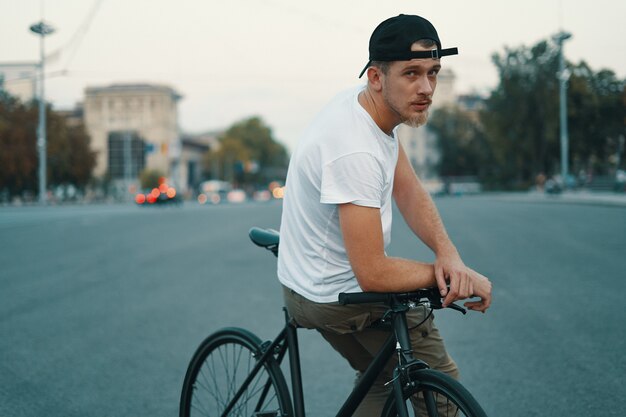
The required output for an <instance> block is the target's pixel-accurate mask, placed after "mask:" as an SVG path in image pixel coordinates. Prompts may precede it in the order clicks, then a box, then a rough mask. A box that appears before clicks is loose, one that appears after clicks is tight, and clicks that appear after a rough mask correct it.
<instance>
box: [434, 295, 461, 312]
mask: <svg viewBox="0 0 626 417" xmlns="http://www.w3.org/2000/svg"><path fill="white" fill-rule="evenodd" d="M429 301H430V306H431V307H432V308H434V309H435V310H440V309H442V308H444V307H443V304H442V303H441V299H440V298H437V299H434V300H432V299H431V300H429ZM446 308H451V309H452V310H456V311H460V312H461V313H463V314H467V310H466V309H465V308H463V307H461V306H460V305H458V304H454V303H450V304H448V306H447V307H446Z"/></svg>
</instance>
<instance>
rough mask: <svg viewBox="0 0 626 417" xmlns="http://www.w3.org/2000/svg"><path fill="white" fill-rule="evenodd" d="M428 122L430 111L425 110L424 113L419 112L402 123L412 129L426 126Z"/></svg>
mask: <svg viewBox="0 0 626 417" xmlns="http://www.w3.org/2000/svg"><path fill="white" fill-rule="evenodd" d="M427 121H428V110H424V111H422V112H419V113H418V114H417V115H416V116H414V117H409V118H407V119H406V120H405V121H404V122H402V123H404V124H405V125H407V126H410V127H420V126H423V125H425V124H426V122H427Z"/></svg>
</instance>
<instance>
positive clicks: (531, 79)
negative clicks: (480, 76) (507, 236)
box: [481, 41, 559, 188]
mask: <svg viewBox="0 0 626 417" xmlns="http://www.w3.org/2000/svg"><path fill="white" fill-rule="evenodd" d="M493 62H494V64H495V65H496V67H497V69H498V73H499V75H500V84H499V85H498V86H497V87H496V89H495V90H494V91H492V93H491V95H490V96H489V98H488V99H487V100H486V109H485V111H484V112H483V114H482V117H481V120H482V122H483V124H484V127H485V133H486V135H487V143H488V144H489V147H490V148H491V149H492V150H493V156H494V159H493V161H492V163H493V164H494V168H495V170H496V175H497V177H498V178H499V181H500V182H501V183H502V185H503V186H505V187H507V188H526V187H528V186H529V185H530V184H531V183H532V181H533V179H534V177H535V175H536V174H538V173H540V172H552V171H555V170H556V168H557V167H556V165H557V164H558V155H559V141H558V140H559V125H558V120H559V119H558V82H557V79H556V73H557V70H558V49H557V47H556V46H555V45H553V44H549V43H548V42H547V41H542V42H539V43H538V44H537V45H535V46H533V47H532V48H527V47H521V48H518V49H506V51H505V53H504V54H503V55H499V54H495V55H494V56H493Z"/></svg>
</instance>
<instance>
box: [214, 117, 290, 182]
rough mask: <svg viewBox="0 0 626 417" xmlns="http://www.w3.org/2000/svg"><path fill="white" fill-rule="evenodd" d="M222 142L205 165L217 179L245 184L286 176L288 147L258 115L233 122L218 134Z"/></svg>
mask: <svg viewBox="0 0 626 417" xmlns="http://www.w3.org/2000/svg"><path fill="white" fill-rule="evenodd" d="M219 144H220V145H219V147H218V148H217V149H214V150H211V151H209V152H208V153H207V155H205V159H204V165H205V169H206V170H207V171H208V172H211V173H212V175H211V176H212V177H213V178H215V179H224V180H227V181H231V182H233V183H236V184H237V185H239V186H244V185H256V184H262V183H266V182H268V181H270V180H273V179H277V177H278V178H282V177H283V176H284V172H285V170H286V167H287V164H288V155H287V150H286V149H285V148H284V147H283V146H282V145H281V144H279V143H278V142H276V141H275V140H274V138H273V136H272V130H271V129H270V128H269V127H268V126H267V125H266V124H265V123H264V122H263V120H262V119H261V118H259V117H256V116H255V117H250V118H248V119H245V120H242V121H239V122H237V123H235V124H233V125H232V126H231V127H230V128H228V130H226V131H225V132H224V133H223V134H222V135H221V136H220V137H219Z"/></svg>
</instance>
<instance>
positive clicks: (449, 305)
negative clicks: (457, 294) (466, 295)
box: [447, 303, 467, 314]
mask: <svg viewBox="0 0 626 417" xmlns="http://www.w3.org/2000/svg"><path fill="white" fill-rule="evenodd" d="M447 308H451V309H452V310H456V311H460V312H461V313H463V314H467V310H466V309H465V308H463V307H461V306H460V305H458V304H454V303H450V304H448V307H447Z"/></svg>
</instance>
